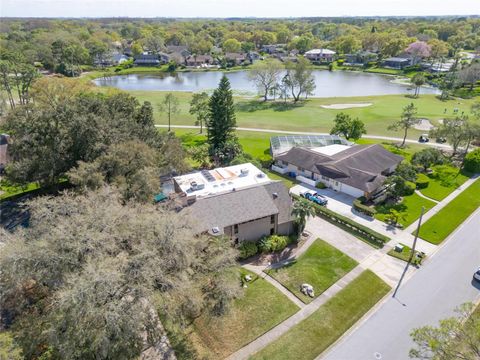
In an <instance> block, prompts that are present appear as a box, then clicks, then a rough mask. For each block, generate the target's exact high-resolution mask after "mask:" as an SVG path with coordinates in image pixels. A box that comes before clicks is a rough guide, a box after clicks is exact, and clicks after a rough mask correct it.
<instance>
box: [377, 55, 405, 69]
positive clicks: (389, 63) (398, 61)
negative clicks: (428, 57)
mask: <svg viewBox="0 0 480 360" xmlns="http://www.w3.org/2000/svg"><path fill="white" fill-rule="evenodd" d="M382 64H383V66H384V67H386V68H391V69H403V68H405V67H407V66H410V65H412V60H411V59H409V58H403V57H390V58H388V59H385V60H383V63H382Z"/></svg>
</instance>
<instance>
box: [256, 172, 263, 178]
mask: <svg viewBox="0 0 480 360" xmlns="http://www.w3.org/2000/svg"><path fill="white" fill-rule="evenodd" d="M264 177H265V174H264V173H258V174H257V178H260V179H263V178H264Z"/></svg>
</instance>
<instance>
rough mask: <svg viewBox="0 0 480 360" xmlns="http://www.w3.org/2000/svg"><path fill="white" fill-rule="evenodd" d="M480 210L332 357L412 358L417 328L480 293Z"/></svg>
mask: <svg viewBox="0 0 480 360" xmlns="http://www.w3.org/2000/svg"><path fill="white" fill-rule="evenodd" d="M479 225H480V210H477V212H476V213H475V215H474V216H473V217H470V219H469V220H467V221H466V222H465V223H463V224H462V225H461V226H460V227H459V228H458V229H457V230H456V232H455V233H454V234H453V235H452V237H451V238H450V239H448V241H447V243H446V244H445V245H444V246H442V247H441V248H440V249H439V250H438V252H437V253H436V254H435V255H434V256H433V257H432V258H431V259H430V261H428V262H427V263H426V264H425V266H424V267H422V268H421V269H420V270H419V271H418V272H417V273H416V274H415V275H414V276H413V277H412V278H411V279H410V280H409V281H408V282H406V283H405V284H404V285H403V286H401V287H400V288H399V290H398V292H397V294H396V297H395V298H392V297H391V298H389V299H388V300H387V301H386V302H385V303H384V304H383V305H381V307H380V308H379V309H378V310H377V311H376V312H374V313H373V315H372V316H371V317H369V318H368V319H367V320H365V321H364V322H363V323H361V324H360V325H358V327H357V328H356V329H353V330H352V331H351V333H350V334H348V335H346V337H345V338H344V339H342V340H341V341H340V342H339V343H338V344H336V345H335V346H334V347H333V348H332V349H331V350H330V351H329V352H327V353H325V354H324V355H323V356H320V357H319V358H320V359H328V360H350V359H351V360H370V359H372V360H380V359H381V360H397V359H398V360H406V359H409V357H408V351H409V350H410V348H411V347H412V346H413V343H412V341H411V339H410V336H409V334H410V332H411V330H412V329H414V328H417V327H420V326H423V325H434V324H436V323H437V322H438V320H440V319H442V318H445V317H449V316H451V315H452V314H453V309H454V308H455V307H457V306H458V305H460V304H462V303H464V302H469V301H477V300H479V299H480V284H478V283H475V282H474V281H473V280H472V276H473V272H474V270H476V269H477V268H478V267H479V266H480V232H479V231H478V228H479Z"/></svg>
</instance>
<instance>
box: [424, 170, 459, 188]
mask: <svg viewBox="0 0 480 360" xmlns="http://www.w3.org/2000/svg"><path fill="white" fill-rule="evenodd" d="M458 171H459V170H458V169H457V168H454V167H453V166H449V165H438V166H435V167H434V168H433V173H432V174H431V175H430V177H432V178H434V179H438V180H439V181H440V185H442V186H445V187H451V186H454V185H455V183H456V177H457V175H458Z"/></svg>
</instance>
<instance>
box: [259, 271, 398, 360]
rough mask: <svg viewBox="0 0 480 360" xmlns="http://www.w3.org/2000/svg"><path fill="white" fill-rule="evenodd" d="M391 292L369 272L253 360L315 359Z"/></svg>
mask: <svg viewBox="0 0 480 360" xmlns="http://www.w3.org/2000/svg"><path fill="white" fill-rule="evenodd" d="M389 291H390V287H389V286H388V285H387V284H386V283H385V282H383V281H382V280H381V279H380V278H379V277H378V276H376V275H375V274H374V273H373V272H371V271H370V270H365V271H364V272H363V273H361V274H360V275H359V276H358V277H357V278H356V279H355V280H353V281H352V282H351V283H350V284H348V285H347V286H346V287H345V288H344V289H343V290H341V291H340V292H338V293H337V294H336V295H335V296H334V297H333V298H331V299H330V300H329V301H327V302H326V303H325V304H324V305H323V306H321V307H320V308H319V309H318V310H317V311H315V312H314V313H313V314H312V315H310V316H309V317H308V318H307V319H305V320H303V321H302V322H300V323H299V324H297V325H296V326H294V327H293V328H291V329H290V330H289V331H288V332H286V333H285V334H283V335H282V336H281V337H279V338H278V339H277V340H275V341H274V342H272V343H270V344H269V345H268V346H266V347H265V348H264V349H263V350H261V351H260V352H258V353H257V354H255V355H253V356H252V357H251V359H254V360H260V359H262V360H271V359H275V360H282V359H285V360H290V359H297V360H307V359H308V360H309V359H315V358H316V357H317V356H318V355H320V354H321V353H322V352H323V351H325V349H327V348H328V347H329V346H330V345H331V344H333V343H334V342H335V341H336V340H337V339H338V338H339V337H340V336H342V335H343V333H344V332H345V331H347V330H348V329H349V328H350V327H351V326H352V325H354V324H355V323H356V322H357V321H358V320H359V319H360V318H361V317H362V316H363V315H364V314H365V313H366V312H367V311H368V310H370V309H371V308H372V307H373V306H374V305H375V304H376V303H377V302H378V301H379V300H380V299H382V298H383V297H384V296H385V295H386V294H387V293H388V292H389Z"/></svg>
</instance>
